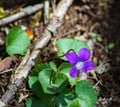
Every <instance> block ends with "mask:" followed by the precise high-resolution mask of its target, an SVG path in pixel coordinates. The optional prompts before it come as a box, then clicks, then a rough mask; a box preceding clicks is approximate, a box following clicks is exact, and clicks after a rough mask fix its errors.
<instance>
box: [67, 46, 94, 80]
mask: <svg viewBox="0 0 120 107" xmlns="http://www.w3.org/2000/svg"><path fill="white" fill-rule="evenodd" d="M65 56H66V58H67V59H68V61H69V63H70V64H72V65H73V67H72V68H71V70H70V76H71V77H72V78H74V77H76V76H78V74H79V72H78V71H79V70H80V71H82V72H84V73H87V72H88V71H89V70H93V69H94V63H93V62H92V61H90V57H91V52H90V50H89V49H87V48H82V49H80V51H79V54H78V55H77V54H76V52H74V51H73V52H68V53H66V55H65Z"/></svg>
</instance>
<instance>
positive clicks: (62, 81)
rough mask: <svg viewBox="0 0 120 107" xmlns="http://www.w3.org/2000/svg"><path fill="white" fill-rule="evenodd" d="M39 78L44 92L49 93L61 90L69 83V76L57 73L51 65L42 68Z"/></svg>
mask: <svg viewBox="0 0 120 107" xmlns="http://www.w3.org/2000/svg"><path fill="white" fill-rule="evenodd" d="M38 78H39V82H40V84H41V86H42V88H43V90H44V92H45V93H48V94H55V93H57V92H60V91H61V90H62V89H63V88H64V87H65V86H66V84H67V81H66V80H67V77H66V76H65V75H62V74H56V73H55V72H54V71H53V70H52V69H51V68H50V67H47V68H45V69H41V71H40V72H39V75H38Z"/></svg>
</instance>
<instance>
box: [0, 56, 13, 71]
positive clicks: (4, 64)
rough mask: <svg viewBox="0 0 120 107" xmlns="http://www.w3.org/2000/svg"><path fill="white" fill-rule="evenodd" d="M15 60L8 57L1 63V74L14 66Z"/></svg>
mask: <svg viewBox="0 0 120 107" xmlns="http://www.w3.org/2000/svg"><path fill="white" fill-rule="evenodd" d="M13 60H15V57H6V58H5V59H3V60H2V61H1V62H0V72H1V71H3V70H5V69H8V68H9V67H10V65H11V64H12V61H13Z"/></svg>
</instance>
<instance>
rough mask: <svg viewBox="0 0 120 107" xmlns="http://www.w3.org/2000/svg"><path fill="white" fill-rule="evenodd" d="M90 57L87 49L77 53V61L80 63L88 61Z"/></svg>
mask: <svg viewBox="0 0 120 107" xmlns="http://www.w3.org/2000/svg"><path fill="white" fill-rule="evenodd" d="M90 56H91V52H90V50H89V49H87V48H82V49H80V51H79V59H80V60H81V61H86V60H88V59H89V58H90Z"/></svg>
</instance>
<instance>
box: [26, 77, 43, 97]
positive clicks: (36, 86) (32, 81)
mask: <svg viewBox="0 0 120 107" xmlns="http://www.w3.org/2000/svg"><path fill="white" fill-rule="evenodd" d="M28 84H29V87H30V88H31V89H32V91H34V92H35V94H36V95H37V97H42V96H44V95H45V93H44V92H43V90H42V87H41V84H40V82H39V80H38V76H31V75H30V76H29V80H28Z"/></svg>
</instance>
